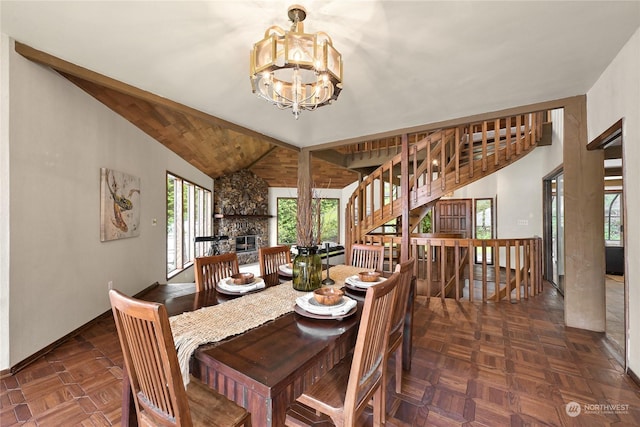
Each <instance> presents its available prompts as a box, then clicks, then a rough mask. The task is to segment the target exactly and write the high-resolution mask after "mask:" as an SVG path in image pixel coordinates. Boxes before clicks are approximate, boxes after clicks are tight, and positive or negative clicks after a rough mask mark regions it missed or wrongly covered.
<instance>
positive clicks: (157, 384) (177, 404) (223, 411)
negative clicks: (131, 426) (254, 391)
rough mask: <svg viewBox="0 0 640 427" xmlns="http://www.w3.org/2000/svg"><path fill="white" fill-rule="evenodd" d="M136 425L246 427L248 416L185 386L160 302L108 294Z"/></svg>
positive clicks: (195, 384)
mask: <svg viewBox="0 0 640 427" xmlns="http://www.w3.org/2000/svg"><path fill="white" fill-rule="evenodd" d="M109 299H110V301H111V308H112V311H113V317H114V320H115V323H116V329H117V331H118V337H119V338H120V346H121V347H122V353H123V356H124V362H125V368H126V369H127V374H128V376H129V383H130V386H131V393H132V395H133V401H134V404H135V408H136V414H137V418H138V424H139V425H162V426H192V425H207V426H211V425H213V426H240V425H244V426H250V425H251V417H250V414H249V413H248V412H247V411H246V410H245V409H244V408H242V407H240V406H238V405H236V404H235V403H234V402H232V401H231V400H229V399H227V398H226V397H225V396H223V395H221V394H219V393H218V392H216V391H215V390H213V389H212V388H209V387H207V386H206V385H204V384H202V383H201V382H200V381H198V380H197V379H196V378H193V377H191V380H190V381H189V384H188V385H187V386H186V388H185V386H184V383H183V380H182V374H181V373H180V366H179V364H178V356H177V354H176V348H175V343H174V341H173V336H172V335H171V326H170V325H169V317H168V316H167V311H166V308H165V306H164V305H163V304H160V303H156V302H149V301H142V300H139V299H135V298H131V297H128V296H126V295H124V294H123V293H121V292H119V291H117V290H114V289H112V290H110V291H109Z"/></svg>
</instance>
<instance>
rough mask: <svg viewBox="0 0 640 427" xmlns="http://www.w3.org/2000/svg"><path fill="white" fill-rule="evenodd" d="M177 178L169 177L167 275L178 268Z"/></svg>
mask: <svg viewBox="0 0 640 427" xmlns="http://www.w3.org/2000/svg"><path fill="white" fill-rule="evenodd" d="M175 198H176V178H175V177H174V176H171V175H167V273H171V272H173V271H174V270H175V269H176V268H177V259H176V243H177V236H176V206H177V205H176V203H175Z"/></svg>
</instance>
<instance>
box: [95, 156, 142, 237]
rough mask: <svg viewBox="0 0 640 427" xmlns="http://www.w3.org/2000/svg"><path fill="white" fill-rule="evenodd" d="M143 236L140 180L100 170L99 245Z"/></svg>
mask: <svg viewBox="0 0 640 427" xmlns="http://www.w3.org/2000/svg"><path fill="white" fill-rule="evenodd" d="M138 235H140V178H138V177H135V176H133V175H128V174H126V173H123V172H118V171H114V170H113V169H108V168H101V169H100V241H102V242H106V241H109V240H117V239H126V238H128V237H136V236H138Z"/></svg>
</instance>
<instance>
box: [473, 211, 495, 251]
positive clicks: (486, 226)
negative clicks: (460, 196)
mask: <svg viewBox="0 0 640 427" xmlns="http://www.w3.org/2000/svg"><path fill="white" fill-rule="evenodd" d="M473 211H474V214H475V218H474V226H475V229H474V230H473V231H474V234H475V238H476V239H485V240H486V239H492V238H493V199H475V200H474V206H473ZM492 251H493V248H491V247H487V248H486V256H487V263H488V264H493V256H492V255H493V252H492ZM475 261H476V263H481V262H482V248H480V247H477V248H476V260H475Z"/></svg>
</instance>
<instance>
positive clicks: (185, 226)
mask: <svg viewBox="0 0 640 427" xmlns="http://www.w3.org/2000/svg"><path fill="white" fill-rule="evenodd" d="M211 227H212V225H211V192H210V191H209V190H207V189H204V188H202V187H200V186H197V185H195V184H192V183H190V182H187V181H185V180H183V179H181V178H179V177H176V176H173V175H171V174H169V173H167V276H168V277H171V276H172V275H174V274H176V273H178V272H180V271H182V270H183V269H184V268H186V267H188V266H190V265H191V263H192V262H193V259H194V257H195V256H199V255H200V254H196V253H195V252H194V241H195V237H196V236H209V235H211Z"/></svg>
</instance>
